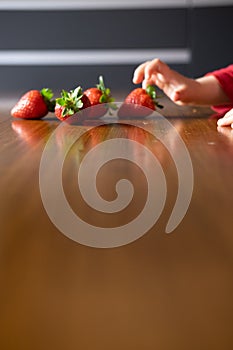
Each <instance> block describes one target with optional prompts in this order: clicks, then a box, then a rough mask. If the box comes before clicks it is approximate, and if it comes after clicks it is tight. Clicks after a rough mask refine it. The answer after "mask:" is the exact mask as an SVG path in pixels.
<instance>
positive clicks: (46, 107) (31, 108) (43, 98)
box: [11, 89, 55, 119]
mask: <svg viewBox="0 0 233 350" xmlns="http://www.w3.org/2000/svg"><path fill="white" fill-rule="evenodd" d="M52 97H53V93H52V91H51V90H50V89H42V90H41V91H38V90H30V91H28V92H27V93H26V94H25V95H23V96H22V97H21V99H20V100H19V101H18V102H17V103H16V105H15V106H14V107H13V108H12V110H11V115H12V117H16V118H22V119H40V118H43V117H44V116H45V115H46V114H47V113H48V112H53V111H54V107H55V101H50V100H51V98H52Z"/></svg>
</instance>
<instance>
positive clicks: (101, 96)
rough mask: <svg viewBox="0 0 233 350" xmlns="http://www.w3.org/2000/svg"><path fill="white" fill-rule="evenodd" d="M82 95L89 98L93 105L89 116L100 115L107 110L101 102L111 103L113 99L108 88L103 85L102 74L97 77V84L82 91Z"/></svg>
mask: <svg viewBox="0 0 233 350" xmlns="http://www.w3.org/2000/svg"><path fill="white" fill-rule="evenodd" d="M84 95H86V96H87V97H88V98H89V100H90V103H91V106H92V107H93V106H95V107H94V108H92V110H91V112H90V115H89V117H90V118H95V117H102V116H103V115H104V114H105V113H106V112H107V109H106V105H103V104H105V103H109V104H111V103H112V102H113V101H114V98H112V96H111V91H110V89H109V88H106V87H105V85H104V79H103V77H102V76H100V77H99V84H97V85H96V87H92V88H89V89H87V90H86V91H84ZM96 106H97V107H96Z"/></svg>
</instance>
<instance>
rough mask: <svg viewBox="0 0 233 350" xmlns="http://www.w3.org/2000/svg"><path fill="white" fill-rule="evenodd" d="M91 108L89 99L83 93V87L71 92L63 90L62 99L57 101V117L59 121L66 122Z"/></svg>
mask: <svg viewBox="0 0 233 350" xmlns="http://www.w3.org/2000/svg"><path fill="white" fill-rule="evenodd" d="M90 106H91V103H90V101H89V98H88V97H87V96H86V95H84V94H83V93H82V88H81V86H78V87H77V88H76V89H74V90H70V91H69V92H68V91H65V90H62V92H61V97H60V98H57V99H56V106H55V115H56V117H57V118H58V119H60V120H62V121H64V120H66V119H68V118H70V117H72V116H74V115H76V113H77V112H79V111H81V110H83V109H85V108H88V107H90ZM87 115H88V111H87Z"/></svg>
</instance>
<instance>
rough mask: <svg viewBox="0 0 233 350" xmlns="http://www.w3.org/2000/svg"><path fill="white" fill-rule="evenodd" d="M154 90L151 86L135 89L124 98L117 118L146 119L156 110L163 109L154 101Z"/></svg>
mask: <svg viewBox="0 0 233 350" xmlns="http://www.w3.org/2000/svg"><path fill="white" fill-rule="evenodd" d="M156 97H157V96H156V91H155V88H154V87H153V86H151V85H149V86H147V88H146V89H142V88H137V89H134V90H133V91H131V93H130V94H129V95H128V96H127V97H126V98H125V100H124V102H123V104H122V106H121V107H120V109H119V111H118V116H119V117H146V116H148V115H150V114H151V113H152V112H153V111H155V110H156V107H159V108H163V106H162V105H160V104H159V103H158V102H157V100H156Z"/></svg>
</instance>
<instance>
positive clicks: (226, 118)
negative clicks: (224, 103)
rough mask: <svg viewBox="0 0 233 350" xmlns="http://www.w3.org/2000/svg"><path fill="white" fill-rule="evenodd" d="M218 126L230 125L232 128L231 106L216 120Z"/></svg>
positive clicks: (232, 113)
mask: <svg viewBox="0 0 233 350" xmlns="http://www.w3.org/2000/svg"><path fill="white" fill-rule="evenodd" d="M217 123H218V126H231V127H232V129H233V108H232V109H231V110H230V111H229V112H227V113H226V114H225V115H224V117H223V118H221V119H219V120H218V122H217Z"/></svg>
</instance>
